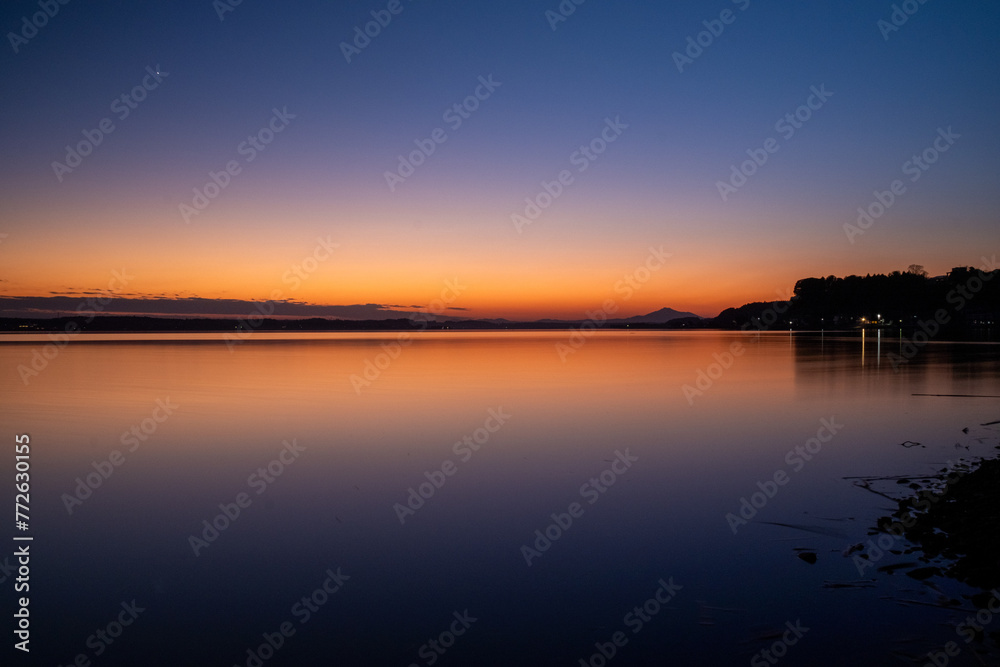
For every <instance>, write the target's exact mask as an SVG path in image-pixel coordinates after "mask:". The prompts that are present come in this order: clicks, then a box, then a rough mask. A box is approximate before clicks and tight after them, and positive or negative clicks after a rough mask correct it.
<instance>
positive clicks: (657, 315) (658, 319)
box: [608, 308, 701, 324]
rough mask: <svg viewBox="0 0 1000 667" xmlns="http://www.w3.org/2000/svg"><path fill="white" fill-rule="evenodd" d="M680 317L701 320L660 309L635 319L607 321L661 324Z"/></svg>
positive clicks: (691, 315) (692, 314)
mask: <svg viewBox="0 0 1000 667" xmlns="http://www.w3.org/2000/svg"><path fill="white" fill-rule="evenodd" d="M682 317H693V318H695V319H701V318H700V317H698V316H697V315H695V314H694V313H682V312H681V311H679V310H674V309H673V308H660V309H659V310H658V311H656V312H654V313H649V314H648V315H636V316H635V317H627V318H625V319H618V320H608V322H614V323H615V324H662V323H664V322H669V321H670V320H679V319H681V318H682Z"/></svg>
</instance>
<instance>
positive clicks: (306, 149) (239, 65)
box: [0, 0, 1000, 320]
mask: <svg viewBox="0 0 1000 667" xmlns="http://www.w3.org/2000/svg"><path fill="white" fill-rule="evenodd" d="M50 5H51V6H50ZM45 7H48V8H49V13H54V15H53V16H48V15H45V13H44V8H45ZM894 7H895V8H898V9H894ZM560 8H562V9H560ZM570 10H572V11H571V12H570ZM905 10H909V11H910V12H911V13H909V14H907V13H906V11H905ZM560 12H562V13H560ZM366 29H367V31H368V33H369V34H368V35H366V34H365V30H366ZM0 31H2V32H3V34H4V40H3V44H0V84H2V88H0V89H2V91H3V103H2V104H0V145H2V146H3V147H4V159H3V160H2V161H0V314H3V312H7V313H10V312H12V310H13V309H15V308H17V307H19V306H18V304H23V303H26V302H27V301H30V302H31V303H32V304H34V307H35V311H36V312H38V313H40V314H42V313H45V311H46V308H48V306H46V305H45V304H46V303H47V301H46V300H45V299H44V297H53V298H54V299H55V298H56V297H58V299H56V300H54V301H51V304H52V307H51V310H52V311H56V310H65V309H67V305H72V304H71V302H70V301H74V300H75V302H76V303H80V302H81V300H82V299H84V298H85V297H88V296H90V297H92V296H93V295H95V294H107V293H109V292H110V293H111V294H113V295H114V296H115V297H116V302H115V303H117V304H125V305H123V306H121V310H123V312H127V311H128V310H129V307H128V305H127V304H128V302H130V301H134V300H144V301H149V300H156V301H157V304H158V306H162V308H161V309H160V310H161V312H166V313H169V312H198V313H204V314H210V313H211V312H212V311H213V306H212V304H213V302H215V300H218V301H217V303H218V305H219V307H218V308H216V309H214V311H215V312H218V313H228V314H231V311H232V310H233V304H234V303H236V304H240V303H243V304H245V307H246V309H247V312H251V311H250V307H251V305H253V304H252V303H251V302H262V301H265V300H273V301H280V302H286V303H290V304H301V305H308V306H317V307H332V310H328V311H325V312H342V313H344V314H349V313H355V312H357V313H361V312H363V313H365V314H366V316H371V315H372V313H375V316H378V314H379V313H382V314H385V315H386V316H388V314H394V313H399V312H404V313H406V312H414V311H417V310H424V311H428V312H436V313H440V314H443V315H452V316H462V317H483V318H499V317H504V318H508V319H525V320H527V319H539V318H545V317H558V318H567V319H569V318H583V317H585V316H586V315H587V313H592V312H594V311H595V310H596V309H600V308H603V307H605V304H608V303H609V301H610V302H613V304H614V306H615V309H616V316H631V315H639V314H644V313H648V312H652V311H654V310H658V309H660V308H663V307H671V308H675V309H677V310H680V311H690V312H694V313H697V314H699V315H702V316H706V317H711V316H714V315H716V314H718V312H719V311H720V310H722V309H724V308H726V307H729V306H737V305H741V304H743V303H747V302H751V301H770V300H775V299H782V298H787V297H788V295H789V291H790V290H791V288H792V287H793V286H794V284H795V281H796V280H798V279H800V278H806V277H811V276H826V275H831V274H833V275H839V276H843V275H849V274H858V275H864V274H867V273H886V272H890V271H894V270H905V269H906V268H907V267H908V266H909V265H910V264H914V263H916V264H921V265H923V266H924V267H925V268H926V270H927V271H928V272H929V273H930V274H931V275H939V274H943V273H945V272H946V271H948V270H949V269H951V268H952V267H955V266H967V265H973V266H978V265H980V264H981V263H982V259H981V258H982V257H983V256H986V257H991V256H992V255H994V254H995V253H996V252H997V250H998V248H997V245H998V243H997V241H998V234H997V231H998V228H1000V224H998V223H1000V187H998V183H997V175H998V174H1000V129H998V124H997V122H996V119H997V118H998V117H1000V87H998V82H1000V40H998V39H997V37H996V36H997V35H998V34H1000V6H997V5H996V4H994V3H981V2H973V1H971V0H955V1H951V2H947V3H946V2H925V3H924V4H920V3H919V2H917V1H916V0H911V2H904V3H902V4H901V5H900V4H899V3H897V4H895V5H894V4H893V3H889V2H871V0H865V1H861V0H857V1H855V0H845V1H843V2H838V3H765V2H760V1H759V0H737V1H731V0H719V1H718V2H711V3H706V2H693V1H687V2H676V3H673V2H672V3H649V2H610V1H609V0H589V1H587V2H583V3H582V4H580V5H576V4H575V3H573V2H571V1H570V0H566V1H564V2H562V3H561V4H560V3H559V2H557V1H556V0H509V1H507V2H502V3H500V2H478V1H477V2H470V1H465V2H458V1H446V0H439V1H437V2H430V1H427V0H399V1H398V2H388V0H386V1H382V0H377V1H374V2H320V1H318V0H317V1H300V2H283V3H273V2H263V1H261V0H243V1H242V2H241V3H239V4H236V5H233V4H232V0H217V1H216V2H212V1H211V0H179V1H171V2H166V1H157V0H150V1H148V2H141V3H140V2H124V1H119V2H101V3H95V2H85V1H83V0H70V1H69V2H67V3H66V4H59V3H58V2H56V0H42V2H41V3H39V2H38V1H37V0H36V1H34V2H27V1H20V0H17V1H8V2H5V3H3V6H2V8H0ZM372 35H373V36H372ZM689 38H690V39H689ZM123 96H124V97H123ZM456 105H457V107H456ZM786 114H791V116H790V117H789V118H786ZM415 151H416V152H415ZM914 158H916V159H917V162H915V161H914ZM925 160H926V161H925ZM748 161H749V162H748ZM741 170H742V173H741ZM213 179H214V180H213ZM895 181H898V183H896V184H895V192H894V191H893V184H894V182H895ZM859 207H861V208H862V209H863V210H867V211H869V212H870V213H871V214H873V215H872V218H870V219H862V224H861V225H859V223H858V218H859V212H858V209H859ZM876 214H877V215H876ZM845 225H847V227H846V228H845ZM67 299H69V300H70V301H67ZM194 303H197V304H198V307H197V308H194V307H193V306H192V304H194ZM342 306H345V307H346V306H354V307H358V306H363V308H361V309H360V310H358V309H355V310H351V309H343V310H341V311H338V310H337V308H338V307H342ZM116 308H117V306H116ZM239 309H240V306H239V305H237V306H236V310H237V311H238V310H239ZM148 310H149V307H148V303H147V304H145V305H141V307H137V311H140V312H147V311H148ZM345 316H346V315H345Z"/></svg>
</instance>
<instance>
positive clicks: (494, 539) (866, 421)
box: [0, 332, 1000, 667]
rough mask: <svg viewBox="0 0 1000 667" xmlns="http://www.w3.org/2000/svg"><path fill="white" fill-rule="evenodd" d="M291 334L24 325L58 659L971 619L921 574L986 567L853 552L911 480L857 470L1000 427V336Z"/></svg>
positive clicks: (720, 636)
mask: <svg viewBox="0 0 1000 667" xmlns="http://www.w3.org/2000/svg"><path fill="white" fill-rule="evenodd" d="M268 338H269V337H268V336H266V335H263V334H262V335H258V336H255V337H253V338H252V339H251V340H249V341H247V342H245V343H243V344H241V345H238V346H236V347H235V348H234V349H232V350H230V349H229V348H228V347H227V346H226V344H225V343H224V342H223V341H222V340H221V337H220V336H213V335H203V336H174V337H169V336H130V337H122V336H103V337H100V336H92V337H89V338H88V337H85V336H78V337H77V339H76V340H74V341H73V342H72V343H71V344H70V345H68V346H67V347H66V348H65V349H63V350H61V351H60V352H59V354H58V355H57V356H56V357H55V358H53V359H51V360H50V361H49V362H48V364H47V366H46V367H45V368H44V369H43V370H41V372H40V373H39V374H38V375H37V376H31V377H29V378H28V380H29V381H28V383H27V384H25V383H24V382H22V380H21V378H20V377H19V372H18V367H19V365H30V363H31V359H32V350H33V349H39V350H40V349H41V348H42V346H43V345H44V343H45V342H46V338H45V337H37V338H35V339H25V338H16V339H15V338H11V337H8V338H5V339H3V342H2V343H0V378H2V381H0V399H2V401H0V403H2V412H0V426H2V432H3V433H4V434H5V435H4V437H5V438H7V439H8V441H9V443H10V444H13V440H14V435H15V434H19V433H27V434H30V437H31V445H32V466H33V467H32V494H31V520H32V521H31V531H30V532H31V534H32V535H33V536H34V542H33V543H32V546H31V550H32V554H33V559H32V563H31V566H32V571H31V576H32V580H31V613H32V621H33V624H32V628H33V634H32V648H33V650H32V657H33V659H36V660H37V661H38V662H37V663H35V664H66V665H68V664H71V663H72V661H73V660H74V659H75V658H76V656H77V655H79V654H84V655H86V656H87V658H88V659H90V660H92V662H93V664H95V665H141V664H173V665H222V666H229V665H256V664H258V662H257V658H255V657H253V654H254V653H260V654H261V655H262V657H264V658H267V659H266V660H264V661H263V663H262V664H265V665H313V664H316V665H321V664H322V665H401V666H404V667H405V666H407V665H411V664H416V665H430V664H438V665H445V666H446V665H519V664H539V665H567V666H575V665H580V664H581V660H582V661H583V663H582V664H593V665H600V664H603V661H602V659H601V658H599V657H592V656H594V654H595V653H597V652H598V651H599V650H600V649H599V647H598V646H597V645H600V646H603V647H604V650H605V651H606V652H610V650H611V648H612V647H613V644H609V642H613V640H614V637H615V633H621V634H619V635H617V637H618V639H619V643H620V644H622V645H620V646H618V647H614V651H615V655H614V657H613V658H611V659H610V660H609V661H608V664H613V665H668V664H677V665H716V664H717V665H727V664H749V663H750V661H751V660H752V659H753V658H754V656H755V655H756V654H758V652H759V651H761V650H764V649H768V648H769V647H771V646H772V644H773V643H774V641H775V638H776V637H780V636H781V633H782V632H783V631H784V630H786V629H787V627H788V626H786V623H789V622H790V623H792V625H793V626H794V625H795V624H796V622H798V623H799V624H800V627H802V628H808V631H806V632H805V634H804V635H803V636H802V637H801V639H800V640H798V641H797V642H796V643H795V644H794V645H793V646H790V647H788V648H787V656H786V657H785V658H784V659H783V664H789V665H792V664H796V665H817V664H831V665H840V664H843V665H858V664H910V663H908V662H907V661H906V660H904V659H903V657H904V656H907V655H910V656H915V657H918V656H921V655H924V654H926V652H927V651H930V650H934V649H938V648H940V647H941V646H943V645H944V644H945V643H946V642H948V641H952V640H955V639H956V634H955V629H954V623H955V622H956V621H957V620H959V618H960V617H959V615H958V613H957V612H950V611H947V610H944V609H941V608H938V607H934V606H928V605H923V604H907V603H906V602H905V601H916V602H927V603H935V602H937V600H938V598H939V591H940V592H943V593H946V594H948V595H951V596H954V595H959V594H961V593H964V592H967V591H966V590H965V589H963V588H962V587H960V586H958V585H956V584H953V583H951V582H949V581H947V580H939V579H932V580H931V581H930V582H929V583H930V584H933V586H930V585H927V584H924V583H920V582H917V581H915V580H913V579H911V578H909V577H906V576H904V575H902V574H897V575H894V576H890V575H886V574H882V573H877V572H875V571H874V570H875V568H870V569H869V570H867V571H866V572H865V573H864V575H863V576H862V575H860V574H859V571H858V569H857V568H856V567H855V565H854V563H853V561H852V559H851V558H849V557H845V556H844V555H842V552H843V551H844V550H845V548H846V547H848V546H849V545H851V544H853V543H856V542H859V541H863V540H867V539H869V537H868V536H867V534H866V533H867V529H868V527H869V526H870V525H871V524H872V522H873V520H874V518H875V517H877V516H879V515H880V514H882V513H884V510H885V509H887V508H888V507H889V506H890V503H889V501H888V500H885V499H883V498H880V497H879V496H876V495H874V494H872V493H868V492H866V491H864V490H862V489H859V488H857V487H856V486H853V485H852V483H851V481H850V480H845V479H844V478H845V477H850V476H861V475H898V474H913V475H919V474H928V473H931V472H933V471H935V470H937V469H940V468H941V467H943V466H944V465H946V462H947V461H949V460H951V461H958V459H959V458H961V457H965V458H972V457H975V456H983V455H989V454H990V453H994V452H995V451H996V450H995V447H996V445H997V444H998V435H1000V432H998V431H997V430H996V429H997V427H996V426H992V427H983V426H980V424H982V423H985V422H990V421H994V420H998V419H1000V399H998V398H995V396H997V395H1000V348H998V346H996V345H987V344H982V345H973V344H964V345H958V344H954V345H953V344H930V345H928V346H927V347H926V348H925V349H923V350H922V351H920V353H919V354H918V355H917V356H916V357H915V358H913V359H912V360H910V361H909V362H908V363H906V364H902V365H898V367H897V368H894V364H893V357H891V356H890V353H892V352H895V353H898V352H899V345H898V341H893V340H891V339H882V340H881V341H880V340H879V339H878V338H877V337H876V338H872V337H871V336H868V337H867V338H866V340H865V343H864V346H862V342H861V340H860V339H857V338H846V337H843V338H838V337H833V336H830V335H826V336H823V337H819V336H804V335H796V336H794V337H793V336H790V335H788V334H787V333H786V334H771V335H750V334H742V333H738V334H737V333H733V334H729V333H717V332H705V333H661V332H643V333H627V332H601V333H599V334H596V335H593V336H591V337H590V338H588V339H587V340H586V342H585V344H584V345H582V347H579V348H578V349H575V350H574V351H573V352H571V353H569V354H567V355H565V361H563V360H562V359H561V358H560V354H559V352H558V349H561V348H557V344H560V343H561V344H564V345H566V344H568V343H569V340H568V336H567V333H566V332H532V333H435V334H421V335H418V336H416V337H415V342H413V343H412V344H410V345H407V346H405V347H400V348H398V349H396V348H393V347H392V344H393V342H394V341H395V338H396V334H391V333H390V334H349V335H346V334H330V335H311V336H304V337H297V338H296V337H289V336H270V340H269V339H268ZM15 340H16V341H21V342H10V341H15ZM26 340H28V341H29V342H24V341H26ZM32 340H33V342H31V341H32ZM734 345H736V346H737V347H736V350H737V351H741V354H739V355H738V356H733V357H731V358H730V357H729V356H727V355H728V354H731V350H732V349H733V346H734ZM386 346H388V351H386V350H387V347H386ZM571 349H573V348H571ZM380 355H381V356H380ZM716 355H717V356H716ZM720 360H721V361H720ZM713 364H718V365H716V366H713ZM722 365H726V366H728V368H722ZM366 370H367V376H366V375H365V373H366ZM701 372H703V373H704V375H700V373H701ZM352 376H354V380H353V381H352ZM699 377H700V378H701V383H700V385H699V384H696V383H697V381H698V379H699ZM713 378H714V379H713ZM362 380H364V381H363V382H362ZM685 385H688V386H689V389H688V391H687V394H685V390H684V387H685ZM699 387H700V389H699V391H701V393H700V394H696V393H694V392H693V391H692V390H691V388H695V389H698V388H699ZM914 394H968V395H989V396H994V398H956V397H943V396H915V395H914ZM158 406H159V407H158ZM164 406H166V407H164ZM157 418H158V419H159V421H157ZM824 420H825V421H824ZM824 424H826V425H827V428H826V430H820V429H821V427H823V426H824ZM831 424H832V425H833V428H832V430H831V429H830V428H829V425H831ZM964 427H969V432H968V433H967V434H966V433H963V432H962V428H964ZM133 429H135V434H132V433H130V431H132V430H133ZM831 434H832V437H831ZM817 435H820V436H822V438H823V439H824V440H826V442H825V443H822V445H821V448H820V449H818V451H815V452H814V453H812V454H809V452H808V449H807V450H806V455H807V456H808V457H809V460H806V457H805V456H800V455H799V454H795V453H794V450H795V448H796V447H799V448H802V447H804V446H807V443H808V442H809V440H810V439H811V438H815V437H816V436H817ZM908 440H909V441H916V442H919V443H921V444H922V445H924V446H923V447H912V448H905V447H902V446H900V443H903V442H904V441H908ZM818 444H821V443H819V442H818V441H813V442H812V443H811V446H812V447H813V449H814V450H815V449H816V446H817V445H818ZM12 449H13V448H11V450H12ZM11 450H8V451H11ZM116 451H117V452H119V453H118V454H115V452H116ZM790 451H792V452H793V453H792V454H791V455H789V454H788V453H789V452H790ZM8 459H12V456H8ZM109 459H113V460H114V461H116V462H117V463H118V464H119V465H117V466H115V465H113V463H106V462H107V461H109ZM626 461H627V464H626V463H625V462H626ZM3 465H4V470H8V471H9V470H11V468H12V467H13V462H12V460H9V461H7V462H5V463H4V464H3ZM95 466H96V467H95ZM269 466H270V471H268V467H269ZM98 469H103V470H104V471H105V472H106V473H107V472H108V471H109V470H110V475H109V476H107V477H106V479H105V478H103V477H101V473H100V472H99V471H98ZM779 471H783V473H784V474H785V475H787V477H784V478H782V477H781V475H780V474H779V478H781V479H785V480H786V483H785V484H784V485H782V486H780V487H778V486H776V485H774V486H769V485H768V484H766V482H767V480H771V479H773V478H774V476H775V473H777V472H779ZM449 473H450V474H449ZM5 476H6V478H7V479H11V477H10V475H5ZM88 476H89V479H90V481H91V482H94V483H95V485H96V482H97V481H98V478H99V477H100V478H101V479H100V480H99V481H100V484H99V486H97V488H95V489H90V488H89V487H86V486H84V487H80V484H81V483H83V484H84V485H86V483H87V480H88ZM592 480H593V481H592ZM758 482H761V483H764V487H765V489H770V490H771V491H772V492H773V494H772V495H773V497H770V498H767V501H766V504H764V505H763V506H762V507H760V508H759V509H757V513H756V515H755V516H754V517H752V520H751V521H749V522H748V523H747V524H746V525H742V524H737V523H734V522H733V521H732V519H730V520H727V518H726V515H727V514H729V513H733V514H734V515H736V514H738V513H739V512H740V507H741V499H742V498H751V496H753V494H754V493H755V492H758V491H759V490H760V488H759V487H758ZM78 487H79V488H78ZM883 488H885V490H889V491H895V489H891V488H889V487H883ZM88 491H89V496H88V494H87V492H88ZM421 492H422V493H423V495H424V496H427V497H421V495H420V494H421ZM5 493H7V494H8V495H9V496H10V497H11V498H12V497H13V489H12V484H11V485H9V486H8V490H5ZM241 494H244V495H241ZM81 497H82V499H81ZM762 499H763V496H762V495H758V496H757V497H756V500H757V501H760V500H762ZM241 502H242V505H243V506H242V507H239V504H240V503H241ZM408 503H409V505H408ZM220 504H221V505H222V506H223V508H224V509H225V510H226V511H228V512H230V513H231V514H232V515H234V516H235V510H236V509H239V515H238V516H237V517H236V518H235V519H227V518H223V517H219V516H218V515H219V514H220V512H222V511H223V509H220ZM571 510H572V514H571ZM744 511H746V510H744ZM553 514H555V515H556V518H553ZM574 515H575V516H574ZM556 520H558V521H559V522H561V523H562V524H563V527H558V526H556V527H551V526H552V524H553V523H554V522H556ZM205 521H208V522H210V523H211V522H212V521H215V522H216V524H217V526H219V527H221V530H217V529H206V524H205V523H204V522H205ZM227 524H228V525H227ZM776 524H788V525H776ZM733 526H735V527H736V532H735V534H734V531H733V529H732V528H733ZM536 530H537V531H540V533H541V534H542V535H544V534H545V533H546V531H547V532H548V533H549V537H548V538H545V539H540V538H539V533H536ZM9 532H10V533H11V534H13V533H14V532H15V531H14V529H13V526H12V527H11V528H10V529H9ZM553 538H554V539H553ZM199 540H203V541H199ZM800 548H808V549H812V550H815V551H816V552H817V556H818V560H817V562H816V564H814V565H810V564H807V563H805V562H804V561H802V560H800V559H799V558H797V557H796V551H795V549H800ZM12 551H13V549H12V548H11V549H10V552H12ZM196 552H197V554H196ZM900 560H901V559H900V558H899V557H897V556H892V555H890V556H887V557H886V558H885V559H884V560H882V561H880V562H879V563H878V565H880V566H881V565H885V564H890V563H893V562H899V561H900ZM528 561H530V565H529V562H528ZM331 574H333V575H336V576H335V577H334V578H331ZM859 579H875V584H874V586H873V587H867V588H831V587H825V586H824V584H825V583H828V582H856V581H857V580H859ZM661 580H662V582H664V583H666V584H667V585H668V587H669V588H670V592H667V590H665V589H664V588H663V584H661V583H660V582H661ZM324 583H325V584H326V587H327V589H328V591H329V590H333V591H335V592H332V593H330V592H327V591H323V586H324ZM935 587H936V588H935ZM5 588H6V585H5ZM317 589H319V590H318V591H317ZM657 594H659V596H660V599H661V601H662V600H666V599H668V598H669V601H667V602H665V603H662V604H661V602H657V601H655V600H656V596H657ZM12 595H13V594H11V595H7V596H4V601H3V602H4V604H5V605H7V606H6V607H5V608H4V609H5V610H6V609H13V601H12V599H11V598H12ZM303 598H305V602H303ZM133 600H135V602H136V604H137V606H138V607H140V608H142V609H143V611H141V612H137V613H138V617H137V618H136V619H135V620H134V622H131V624H130V625H128V626H127V627H125V628H124V629H123V630H122V632H121V634H120V635H118V636H117V637H111V636H110V635H104V636H105V637H106V638H107V641H105V640H104V639H102V638H101V637H100V636H98V635H95V631H97V630H98V629H107V630H108V632H111V633H115V632H117V630H118V628H117V627H114V626H113V627H111V628H108V625H109V623H111V622H112V621H115V620H116V619H117V618H118V617H119V615H120V612H122V603H123V602H124V603H131V602H132V601H133ZM650 600H653V601H652V602H650ZM901 601H903V602H902V603H901ZM967 606H968V604H967ZM636 607H639V609H638V610H636ZM643 607H645V608H643ZM7 618H8V619H9V618H10V616H7ZM125 618H127V619H129V620H130V617H129V615H128V614H126V615H125ZM459 618H464V620H463V621H459V620H457V619H459ZM472 619H475V620H472ZM283 624H285V625H284V628H285V630H286V634H287V635H290V636H286V637H284V638H282V639H281V640H280V641H279V640H278V639H276V637H277V636H278V635H275V634H274V633H276V632H277V633H280V629H281V627H282V625H283ZM452 631H454V632H455V634H451V633H452ZM292 632H294V634H292ZM265 633H266V634H267V635H269V636H271V640H272V643H274V644H280V646H279V648H277V650H275V651H271V650H270V649H269V648H268V647H267V646H266V644H265V648H264V649H263V651H260V647H261V645H262V644H264V642H265V641H266V640H265V637H264V635H265ZM459 633H460V634H459ZM430 640H434V641H435V644H433V645H432V644H429V643H428V642H430ZM963 645H964V644H963ZM779 650H780V649H779ZM248 651H249V652H250V653H249V654H248ZM271 653H273V655H271ZM598 655H599V653H598ZM758 664H766V663H758ZM918 664H922V663H918ZM951 664H977V663H976V662H975V661H974V660H973V659H972V657H971V655H969V652H968V651H966V652H965V654H963V655H960V656H959V657H958V658H957V659H955V660H953V661H952V663H951Z"/></svg>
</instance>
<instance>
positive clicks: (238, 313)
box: [0, 292, 461, 320]
mask: <svg viewBox="0 0 1000 667" xmlns="http://www.w3.org/2000/svg"><path fill="white" fill-rule="evenodd" d="M77 294H78V296H73V297H71V296H66V295H65V294H63V295H59V296H11V297H0V317H37V318H42V317H59V316H66V315H74V314H83V315H91V314H92V313H93V312H98V313H99V314H103V315H145V316H153V317H234V318H239V317H247V316H249V315H251V314H254V315H259V314H260V313H261V312H267V311H270V310H271V308H272V307H273V309H274V310H273V312H271V313H270V314H269V315H268V317H276V318H285V317H287V318H293V317H294V318H304V317H323V318H332V319H344V320H391V319H399V318H408V317H413V316H414V315H415V314H417V313H413V312H411V311H402V310H394V309H393V308H391V307H388V306H385V305H382V304H377V303H366V304H352V305H321V304H311V303H304V302H299V301H271V302H270V304H269V305H264V304H266V303H268V302H263V301H246V300H242V299H204V298H201V297H184V298H171V297H166V296H144V297H140V298H130V297H117V296H116V297H113V298H110V299H109V298H107V297H101V293H98V294H97V295H96V296H89V295H88V296H85V297H84V298H81V297H80V296H79V293H77ZM105 294H106V292H105ZM101 301H104V302H105V303H101ZM415 308H416V306H415ZM453 310H461V309H458V308H455V309H453ZM438 319H454V318H449V317H448V316H438Z"/></svg>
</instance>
